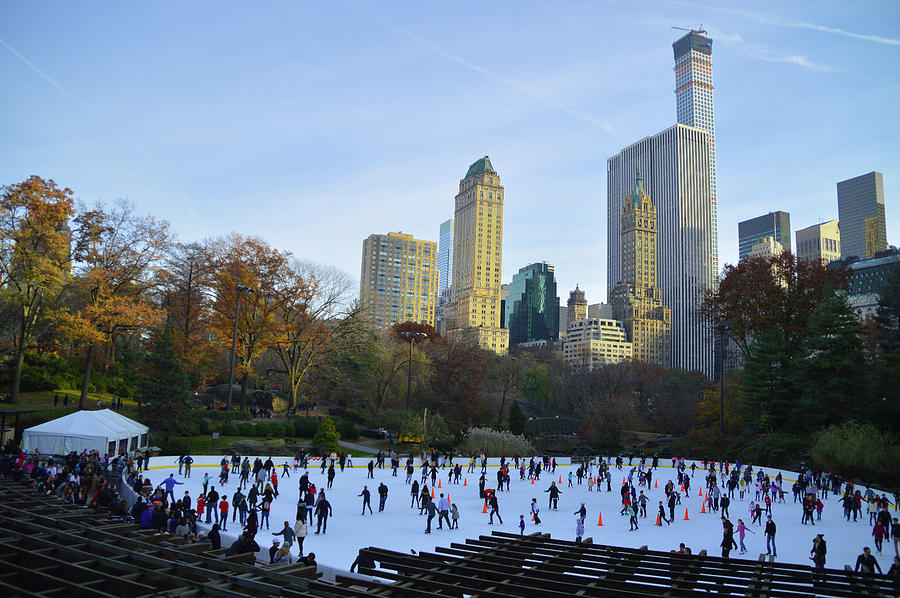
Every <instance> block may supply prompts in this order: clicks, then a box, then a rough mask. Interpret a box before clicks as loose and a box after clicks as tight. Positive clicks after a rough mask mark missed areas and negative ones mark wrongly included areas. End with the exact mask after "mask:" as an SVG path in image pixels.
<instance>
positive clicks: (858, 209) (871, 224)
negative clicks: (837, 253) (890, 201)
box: [837, 171, 887, 259]
mask: <svg viewBox="0 0 900 598" xmlns="http://www.w3.org/2000/svg"><path fill="white" fill-rule="evenodd" d="M837 195H838V220H839V221H840V223H841V258H842V259H846V258H848V257H860V258H864V257H871V256H873V255H875V254H876V253H878V252H879V251H884V250H885V249H887V223H886V222H885V216H884V178H883V177H882V175H881V173H880V172H874V171H873V172H870V173H868V174H863V175H860V176H858V177H854V178H852V179H847V180H846V181H840V182H839V183H838V184H837Z"/></svg>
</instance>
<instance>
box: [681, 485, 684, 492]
mask: <svg viewBox="0 0 900 598" xmlns="http://www.w3.org/2000/svg"><path fill="white" fill-rule="evenodd" d="M681 491H682V492H684V484H682V485H681Z"/></svg>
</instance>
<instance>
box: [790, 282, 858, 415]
mask: <svg viewBox="0 0 900 598" xmlns="http://www.w3.org/2000/svg"><path fill="white" fill-rule="evenodd" d="M809 324H810V326H809V336H808V338H807V340H806V342H805V343H804V352H803V354H804V357H805V358H804V359H801V360H799V363H798V374H799V384H798V386H799V390H800V400H799V402H798V404H796V405H795V407H794V409H793V417H792V419H793V426H792V427H794V428H797V429H803V428H805V429H807V430H814V429H818V428H819V427H821V426H823V425H827V424H832V423H840V422H843V421H846V420H847V419H848V418H858V419H864V420H866V419H871V418H872V415H873V414H872V412H871V409H870V407H871V395H870V393H869V391H868V385H867V379H866V376H865V372H866V371H868V368H867V367H866V365H865V363H864V362H865V354H864V351H863V343H862V338H861V327H860V324H859V320H858V319H857V316H856V314H855V313H854V312H853V309H852V308H851V307H850V304H849V303H848V301H847V297H846V296H845V295H844V294H837V293H835V294H832V295H831V296H830V297H827V298H825V299H824V300H823V301H822V302H821V303H820V304H819V307H818V308H817V309H816V311H815V313H814V314H813V316H812V317H811V318H810V322H809Z"/></svg>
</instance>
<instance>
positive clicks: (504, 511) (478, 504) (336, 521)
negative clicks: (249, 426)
mask: <svg viewBox="0 0 900 598" xmlns="http://www.w3.org/2000/svg"><path fill="white" fill-rule="evenodd" d="M261 458H262V459H263V461H265V459H266V456H262V457H261ZM253 459H254V457H250V461H251V463H252V462H253ZM220 460H221V456H197V457H194V465H193V471H192V475H191V478H190V479H185V478H183V477H181V476H179V475H178V465H177V463H174V461H175V458H174V457H154V458H153V459H152V460H151V464H150V466H151V469H150V470H149V471H146V472H144V476H149V477H150V479H151V481H152V482H153V484H154V485H157V484H159V483H160V482H161V481H162V480H163V479H164V478H166V477H168V476H169V474H170V473H175V477H176V479H178V480H179V481H181V482H185V485H182V486H176V487H175V496H176V497H179V496H183V494H184V491H185V490H188V491H189V492H190V495H191V498H192V500H193V501H194V503H195V504H196V500H197V497H198V496H199V494H200V492H201V490H202V485H201V480H202V479H203V474H204V473H206V472H209V474H210V477H211V478H212V485H214V486H216V490H217V491H218V492H219V494H223V488H222V487H220V486H219V484H218V477H219V475H218V472H219V462H220ZM285 460H286V458H282V457H277V458H273V461H274V462H275V463H276V465H278V473H279V486H278V490H279V496H278V498H277V499H276V500H275V501H274V502H273V505H272V511H271V516H270V521H271V525H270V528H271V529H269V530H266V529H261V530H260V531H259V533H258V534H257V536H256V541H257V542H258V543H259V546H260V548H261V549H263V551H266V550H267V549H268V548H269V546H271V545H272V538H273V537H272V535H271V533H272V532H276V531H279V530H281V528H282V527H283V526H284V522H285V521H288V522H290V525H291V527H293V525H294V516H295V512H296V505H297V499H298V494H299V490H298V485H297V481H298V480H299V478H300V476H301V475H302V473H303V470H302V469H301V470H299V471H298V472H294V471H293V459H290V460H289V461H290V463H291V477H290V478H287V477H280V476H281V464H282V463H284V462H285ZM454 462H459V463H460V464H461V465H462V466H463V477H464V478H467V480H468V485H467V486H466V487H463V484H462V483H460V484H459V485H455V484H450V485H448V484H447V475H448V473H449V468H448V469H445V470H439V478H438V479H439V480H441V488H440V489H435V492H436V494H435V500H437V498H438V497H439V495H440V493H441V492H444V493H449V495H450V500H451V502H454V503H456V505H457V506H458V508H459V512H460V520H459V529H458V530H447V529H446V526H445V529H444V530H438V529H437V522H438V518H437V517H435V518H434V520H433V521H432V533H431V534H430V535H428V534H425V533H424V531H425V520H426V516H425V515H419V510H418V509H417V508H410V506H409V505H410V498H411V497H410V486H409V485H407V484H406V483H405V474H404V473H403V468H402V464H403V463H405V455H404V456H403V459H401V469H400V470H399V471H398V474H397V477H392V476H391V470H390V468H389V467H385V468H384V469H383V470H382V469H378V468H376V469H375V479H374V480H367V479H366V473H367V470H366V464H367V463H368V459H362V458H357V459H354V460H353V465H354V467H353V468H352V469H346V470H345V471H344V472H341V471H340V469H339V468H338V467H335V470H336V472H337V475H336V477H335V480H334V484H333V486H332V488H331V490H328V489H326V490H325V494H326V497H327V498H328V501H329V502H330V503H331V505H332V508H333V509H334V516H333V517H329V519H328V531H327V533H326V534H324V535H318V536H316V535H314V532H315V526H314V525H312V526H310V529H309V535H308V536H307V538H306V541H305V543H304V546H303V549H304V554H306V553H309V552H315V553H316V560H317V561H318V562H319V563H321V564H323V565H327V566H330V567H334V568H336V569H349V567H350V564H351V563H352V562H353V560H354V559H355V558H356V555H357V551H358V550H359V549H360V548H364V547H368V546H375V547H379V548H385V549H390V550H396V551H400V552H409V551H410V550H411V549H412V550H415V551H416V552H420V551H423V550H424V551H433V550H434V548H435V546H449V545H450V543H451V542H465V540H466V538H477V537H478V536H479V535H481V534H487V535H489V534H490V533H491V531H492V530H502V531H505V532H510V533H518V532H519V528H518V524H519V515H525V519H526V528H525V533H526V534H528V533H532V532H535V531H541V532H544V533H550V535H551V536H552V537H553V538H558V539H563V540H574V539H575V515H574V512H575V511H576V510H577V509H578V508H579V507H580V506H581V503H582V502H584V504H585V507H586V508H587V517H586V521H585V537H590V538H593V541H594V542H595V543H598V544H610V545H614V546H627V547H634V548H637V547H640V546H643V545H647V546H648V547H649V548H650V549H652V550H664V551H668V550H672V549H677V548H678V544H679V542H684V543H685V544H686V545H687V546H689V547H690V548H691V549H692V551H693V552H694V553H695V554H696V553H698V552H700V550H702V549H706V550H707V551H708V553H709V554H710V555H714V556H720V555H721V548H720V547H719V545H720V542H721V540H722V524H721V520H720V519H719V517H718V515H716V514H709V513H705V514H702V513H701V502H702V499H701V498H700V497H699V496H698V492H699V488H700V486H701V485H703V484H702V478H703V475H704V474H703V473H702V472H701V470H700V464H699V463H698V469H697V473H696V474H695V476H694V478H693V480H692V489H691V496H690V497H686V498H683V499H682V504H681V506H678V507H676V511H675V515H676V517H675V519H676V520H675V522H674V523H673V524H672V525H671V526H666V525H665V524H663V526H662V527H656V526H655V525H654V524H655V522H656V513H657V503H658V501H659V500H663V499H664V497H665V495H664V492H663V486H664V485H665V482H666V481H667V480H669V479H670V478H671V479H673V481H674V480H675V479H677V474H676V472H675V470H674V469H672V468H671V461H661V462H660V467H659V469H657V470H656V472H654V481H656V480H658V482H659V487H658V488H653V489H651V490H650V492H649V494H648V496H649V498H650V502H649V503H648V508H647V515H648V516H647V518H646V519H643V518H642V519H640V530H638V531H634V532H630V531H628V518H627V517H625V516H620V515H619V511H620V509H621V502H620V495H619V489H620V485H621V484H622V480H623V478H624V476H626V475H627V472H628V468H627V467H625V468H624V469H623V470H622V471H621V472H620V471H618V470H616V469H615V468H614V469H613V483H612V492H606V485H605V484H604V485H603V491H602V492H598V491H597V488H596V487H595V488H594V491H593V492H588V489H587V482H585V483H583V484H582V485H581V486H578V484H577V478H575V479H574V480H573V484H574V488H568V487H567V486H568V482H567V476H568V473H569V471H570V470H571V471H573V472H574V470H575V469H576V467H577V466H571V465H568V464H567V465H560V466H559V467H557V470H556V474H553V475H551V474H550V473H549V472H543V473H542V474H541V479H540V481H538V482H536V483H535V484H531V483H530V482H529V481H528V480H527V479H526V480H525V481H521V480H519V474H518V472H517V471H516V470H513V471H511V477H512V479H511V483H510V491H509V492H499V493H498V494H497V497H498V501H499V504H500V515H501V517H503V524H502V525H501V524H499V523H497V522H496V521H495V523H494V525H488V515H487V514H486V513H482V509H483V505H484V501H483V500H482V499H480V498H479V497H478V478H479V477H480V475H481V469H480V466H479V467H477V468H476V472H475V473H471V474H470V473H465V471H466V466H467V464H468V459H454ZM416 463H417V464H418V463H419V461H418V459H417V460H416ZM689 463H690V462H689ZM498 464H499V459H490V460H489V467H488V472H487V475H486V477H487V485H486V487H487V488H493V487H495V486H496V473H497V467H498ZM757 469H758V468H757ZM595 471H596V467H595ZM688 471H690V470H688ZM764 471H766V473H768V474H769V475H770V476H771V478H772V480H773V481H774V478H775V475H776V474H777V473H778V470H774V469H771V470H770V469H765V468H764ZM782 475H783V476H784V478H785V479H784V489H785V490H786V492H787V495H786V497H785V501H786V502H785V503H783V504H781V503H777V502H776V503H773V505H772V515H773V520H774V521H775V523H776V525H777V526H778V531H777V534H776V545H777V549H778V559H777V560H778V561H781V562H790V563H799V564H805V565H807V564H808V565H811V561H810V560H809V554H810V549H811V547H812V539H813V537H815V535H816V534H818V533H823V534H824V535H825V539H826V541H827V542H828V556H827V562H826V566H827V567H829V568H843V566H844V565H846V564H849V565H853V564H855V562H856V557H857V555H859V554H860V553H861V552H862V548H863V546H871V547H872V552H873V554H875V556H876V558H877V559H878V562H879V564H880V565H881V567H882V569H883V570H885V571H886V570H887V569H888V568H889V567H890V564H891V560H892V558H893V546H892V545H890V543H889V542H885V546H884V550H883V553H882V554H881V555H878V554H876V553H875V548H874V546H875V544H874V541H873V538H872V535H871V534H872V528H871V526H869V525H868V515H867V514H866V513H865V505H866V503H863V510H864V512H863V515H864V516H863V518H862V519H861V520H860V521H858V522H856V523H853V522H852V521H851V522H850V523H848V522H847V521H846V520H844V518H843V510H842V508H841V505H840V503H839V502H838V497H836V496H834V495H831V496H830V498H829V499H828V500H827V501H826V504H825V509H824V511H823V513H822V520H821V521H817V522H816V526H815V527H812V526H809V525H801V523H800V519H801V509H800V506H799V504H795V503H793V502H792V501H793V497H792V494H791V491H790V487H791V485H792V484H793V481H794V479H795V478H796V474H794V473H791V472H783V473H782ZM560 476H561V477H562V484H560V483H559V479H560ZM238 479H239V476H238V475H234V474H232V475H231V476H230V478H229V482H228V484H227V485H226V486H225V487H224V490H225V491H227V496H228V501H229V503H230V502H231V495H232V494H233V493H234V491H235V488H236V487H237V483H238ZM309 479H310V481H312V482H313V483H314V484H315V485H316V487H317V488H324V487H325V485H326V482H327V477H326V475H324V474H322V473H321V468H320V467H318V466H317V465H315V464H314V463H310V468H309ZM413 479H418V480H420V481H421V473H420V469H419V467H416V473H415V475H414V477H413ZM551 481H556V482H557V486H560V489H561V490H562V494H561V496H560V500H559V510H557V511H552V510H548V508H547V502H548V496H549V495H548V494H547V493H545V492H544V491H545V490H546V489H547V488H548V487H549V486H550V482H551ZM381 482H384V483H385V484H386V485H387V486H388V488H389V493H388V499H387V504H386V506H385V510H384V512H381V513H379V512H378V492H377V488H378V484H379V483H381ZM429 482H430V478H429ZM363 485H368V487H369V491H370V492H371V493H372V508H373V510H374V511H375V514H374V515H369V512H368V510H367V511H366V514H365V515H361V514H360V511H361V505H362V498H360V497H358V496H357V495H358V494H359V493H360V492H361V491H362V488H363ZM429 487H430V483H429ZM859 489H860V490H862V492H863V493H865V488H861V487H860V488H859ZM244 493H245V494H246V489H245V490H244ZM645 493H647V492H646V490H645ZM737 496H738V495H737V493H736V494H735V499H734V501H733V502H732V505H731V507H730V509H729V510H730V519H731V521H732V523H734V525H735V526H737V520H738V518H741V519H743V520H744V523H745V524H746V525H748V526H749V527H750V529H751V530H753V531H754V532H756V534H755V535H754V534H750V533H748V534H747V536H746V539H745V544H746V546H747V553H746V554H745V555H740V554H738V551H737V550H735V551H732V553H731V558H747V559H752V560H756V559H757V558H758V557H759V555H760V553H765V551H766V542H765V536H764V535H763V527H764V524H765V520H766V517H765V513H764V514H763V516H762V521H763V526H760V525H756V524H754V525H750V519H751V517H750V514H749V512H748V508H749V504H750V499H751V498H753V497H752V496H749V495H745V498H744V500H743V501H741V500H739V499H738V498H737ZM532 498H537V500H538V505H539V506H540V509H541V511H540V515H541V520H542V523H541V525H539V526H536V525H534V523H532V522H531V515H530V504H531V499H532ZM664 502H665V501H664ZM685 508H687V509H688V515H689V517H690V520H689V521H685V520H684V512H685ZM601 514H602V516H603V526H602V527H600V526H598V525H597V522H598V518H599V516H600V515H601ZM892 514H893V515H894V516H896V511H894V510H892ZM230 519H231V513H229V522H228V531H227V532H226V533H223V542H222V544H223V546H224V547H227V546H228V545H230V541H229V540H228V539H227V538H229V537H233V536H236V535H237V534H238V533H239V531H240V530H239V529H238V522H236V523H234V524H233V526H232V523H231V520H230ZM204 520H205V518H204ZM208 527H209V526H206V525H202V526H201V528H203V529H207V528H208ZM277 539H280V536H279V537H277ZM735 541H736V542H737V541H738V537H737V533H735ZM889 545H890V546H889ZM293 554H294V555H295V556H296V554H297V550H296V545H295V546H294V550H293Z"/></svg>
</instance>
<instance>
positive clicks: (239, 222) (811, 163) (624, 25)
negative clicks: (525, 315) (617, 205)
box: [0, 1, 900, 303]
mask: <svg viewBox="0 0 900 598" xmlns="http://www.w3.org/2000/svg"><path fill="white" fill-rule="evenodd" d="M212 6H215V7H216V8H218V7H219V6H220V5H212V4H204V3H197V4H191V5H186V6H183V7H180V9H179V13H178V17H179V18H178V19H173V18H172V16H173V15H172V14H171V13H166V12H161V11H156V10H154V7H143V6H127V7H125V6H118V5H108V8H107V9H106V10H104V11H103V17H102V18H97V17H96V15H95V14H91V13H90V12H89V11H83V10H81V9H80V8H79V7H77V6H73V5H68V4H65V3H58V4H54V3H48V4H41V5H4V6H3V7H2V8H0V16H2V17H3V18H2V19H0V23H2V24H0V69H2V70H3V73H4V75H5V80H6V81H7V82H8V86H7V87H8V89H7V93H6V94H4V97H3V98H2V99H0V102H2V103H0V106H2V107H3V110H0V123H2V126H3V130H4V131H5V132H6V141H7V142H6V143H5V144H4V146H3V150H2V151H3V154H2V159H0V183H2V184H12V183H15V182H18V181H21V180H24V179H25V178H27V177H28V176H29V175H31V174H38V175H40V176H44V177H51V178H54V179H55V180H56V181H57V182H58V183H59V184H60V185H63V186H68V187H71V188H72V189H73V190H74V191H75V194H76V196H77V197H78V198H80V199H81V200H82V201H84V202H86V203H88V204H90V203H92V202H94V201H96V200H99V199H102V200H104V201H107V202H111V201H113V200H115V199H116V198H126V199H129V200H131V201H133V202H134V203H135V204H136V206H137V209H138V210H139V211H140V212H143V213H152V214H154V215H155V216H158V217H161V218H165V219H167V220H169V221H171V222H172V224H173V226H174V228H175V230H176V231H177V232H178V234H179V236H180V237H181V238H182V239H183V240H185V241H194V240H201V239H203V238H207V237H215V236H219V235H223V234H227V233H229V232H231V231H239V232H241V233H244V234H251V235H258V236H261V237H263V238H265V239H267V240H268V241H269V242H270V243H272V245H274V246H276V247H278V248H281V249H287V250H290V251H292V252H293V253H294V254H295V255H296V256H297V257H298V258H301V259H307V260H312V261H317V262H321V263H328V264H332V265H334V266H337V267H338V268H340V269H342V270H343V271H345V272H347V273H348V275H349V276H350V277H351V278H353V279H356V273H357V272H358V270H357V269H358V268H359V262H358V260H359V253H358V252H359V249H358V248H359V243H360V241H361V240H362V239H364V238H365V237H366V236H368V235H369V234H371V233H373V232H375V231H402V232H404V233H408V234H412V235H413V236H414V237H416V238H417V239H425V240H429V241H434V242H437V241H438V238H437V232H438V227H439V225H440V223H442V222H444V221H445V220H447V219H448V218H450V217H452V216H453V198H454V195H455V193H456V189H455V187H456V185H457V183H458V177H459V174H460V173H459V170H460V165H461V164H468V163H470V162H471V161H472V160H473V159H474V158H475V157H477V156H481V155H490V156H491V158H492V160H493V162H494V165H495V167H496V168H497V169H498V170H499V171H500V172H502V173H503V176H504V184H505V186H506V189H507V193H508V194H509V195H508V197H507V199H506V209H505V219H504V227H505V231H504V232H505V234H504V241H505V242H504V247H503V264H502V270H503V271H504V272H505V273H506V276H505V277H504V280H502V282H509V280H510V276H511V273H513V272H516V271H518V269H519V268H520V267H522V266H524V265H526V264H529V263H533V262H537V261H548V262H551V263H553V264H554V265H555V266H556V275H557V281H558V285H559V288H560V289H561V290H563V291H564V292H567V291H568V290H570V289H573V288H575V286H576V284H578V285H580V288H581V289H582V290H585V292H586V297H587V300H588V301H589V302H590V303H596V302H600V301H606V300H607V297H606V288H607V281H606V254H605V252H606V234H607V231H606V219H605V218H604V216H605V211H606V206H605V203H606V202H605V190H606V173H605V170H606V169H605V165H606V158H607V157H609V156H610V155H613V154H615V153H616V152H618V151H620V150H621V149H623V148H625V147H627V146H629V145H630V144H632V143H633V142H635V141H636V140H638V139H642V138H644V137H646V136H649V135H653V134H655V133H656V132H658V131H660V130H663V129H665V128H666V127H669V126H671V125H672V124H673V123H674V122H676V120H677V115H676V109H675V106H674V101H673V96H674V91H675V84H674V78H673V72H672V67H673V64H672V43H673V42H674V41H675V40H677V39H678V38H679V37H681V36H682V35H683V32H679V31H676V30H672V29H671V27H673V26H683V27H697V26H699V24H700V23H701V22H702V23H703V25H704V29H706V30H707V31H708V32H709V36H710V37H711V38H712V40H713V43H714V54H713V67H714V69H715V72H716V76H715V106H714V108H715V114H716V120H715V129H716V143H717V146H716V156H715V158H716V163H717V179H716V191H717V203H718V214H717V219H718V241H719V248H720V253H719V265H720V266H722V265H724V264H725V263H735V262H736V261H737V222H738V221H741V220H745V219H747V218H752V217H754V216H758V215H759V214H765V213H767V212H769V211H774V210H778V209H783V210H786V211H789V212H791V217H792V225H793V226H794V227H795V228H796V229H798V230H799V229H801V228H805V227H808V226H810V225H813V224H816V223H817V222H819V221H827V220H831V219H833V218H836V217H837V215H838V210H837V195H836V187H835V185H836V183H837V182H838V181H842V180H845V179H849V178H852V177H856V176H859V175H861V174H864V173H867V172H870V171H873V170H874V171H879V172H882V173H883V174H884V189H885V198H886V217H887V229H888V242H889V243H890V242H891V241H893V242H894V243H895V244H896V232H895V231H897V230H900V229H898V227H900V214H898V208H897V202H896V199H895V198H896V193H897V189H898V188H900V159H898V158H900V151H898V148H897V145H896V143H895V142H894V140H895V139H896V137H897V133H898V129H900V120H898V118H900V117H898V116H897V115H896V114H895V111H894V110H892V109H891V107H892V98H894V97H896V96H897V91H898V77H897V76H896V73H897V68H896V66H894V65H895V64H896V62H897V56H898V54H900V39H898V38H900V27H898V25H897V23H900V18H897V17H898V16H900V8H898V7H897V6H895V5H893V4H884V5H863V6H852V7H838V6H830V7H828V6H825V7H823V6H820V5H819V4H813V3H799V4H797V5H791V6H786V7H785V6H781V5H779V4H776V3H757V4H754V5H753V7H754V8H753V10H752V11H748V10H741V9H734V8H720V7H713V6H702V5H696V4H686V3H682V2H657V3H649V4H648V5H642V6H641V7H640V10H637V9H634V10H630V9H628V8H627V7H622V6H618V5H616V4H613V3H599V4H596V5H590V6H579V5H565V4H555V5H547V4H526V5H525V6H524V7H523V9H521V10H510V8H509V6H508V5H502V4H501V5H496V6H482V5H479V6H478V10H479V11H481V13H482V14H483V16H484V19H483V20H482V22H479V23H477V24H472V23H470V22H468V20H467V19H464V18H463V17H464V16H465V15H467V14H469V13H470V11H471V10H473V5H469V4H459V5H454V6H431V5H423V6H417V7H414V8H409V7H404V6H401V5H385V6H384V7H383V8H382V9H381V10H379V11H374V10H373V9H370V8H368V7H367V5H365V4H364V3H361V2H353V1H344V2H338V3H334V4H332V5H328V6H317V7H316V14H317V19H315V20H313V19H309V18H308V15H309V14H311V11H310V10H309V9H310V8H311V6H312V5H305V4H297V5H292V4H274V5H272V6H271V7H270V8H268V9H267V10H255V11H254V10H242V9H241V8H239V5H237V4H227V3H226V4H224V5H221V6H222V8H221V9H220V10H210V7H212ZM497 23H502V25H499V26H498V25H497ZM891 23H894V25H891ZM38 27H40V29H38ZM598 28H602V29H603V33H604V34H603V36H600V37H601V39H596V38H597V36H596V30H597V29H598ZM38 32H40V35H38V34H37V33H38ZM635 33H638V35H635ZM635 39H639V40H640V41H639V42H637V43H636V42H634V40H635ZM48 40H49V41H48ZM522 40H525V41H527V42H529V43H521V41H522ZM513 49H514V50H513ZM771 90H776V91H777V93H771ZM361 99H362V100H364V101H360V100H361ZM398 180H403V184H402V185H400V186H398V185H397V181H398ZM386 205H388V206H391V209H390V210H384V209H383V207H384V206H386ZM294 216H295V217H296V218H294ZM573 216H574V218H573ZM892 235H893V237H892ZM356 282H357V283H358V282H359V280H356Z"/></svg>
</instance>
